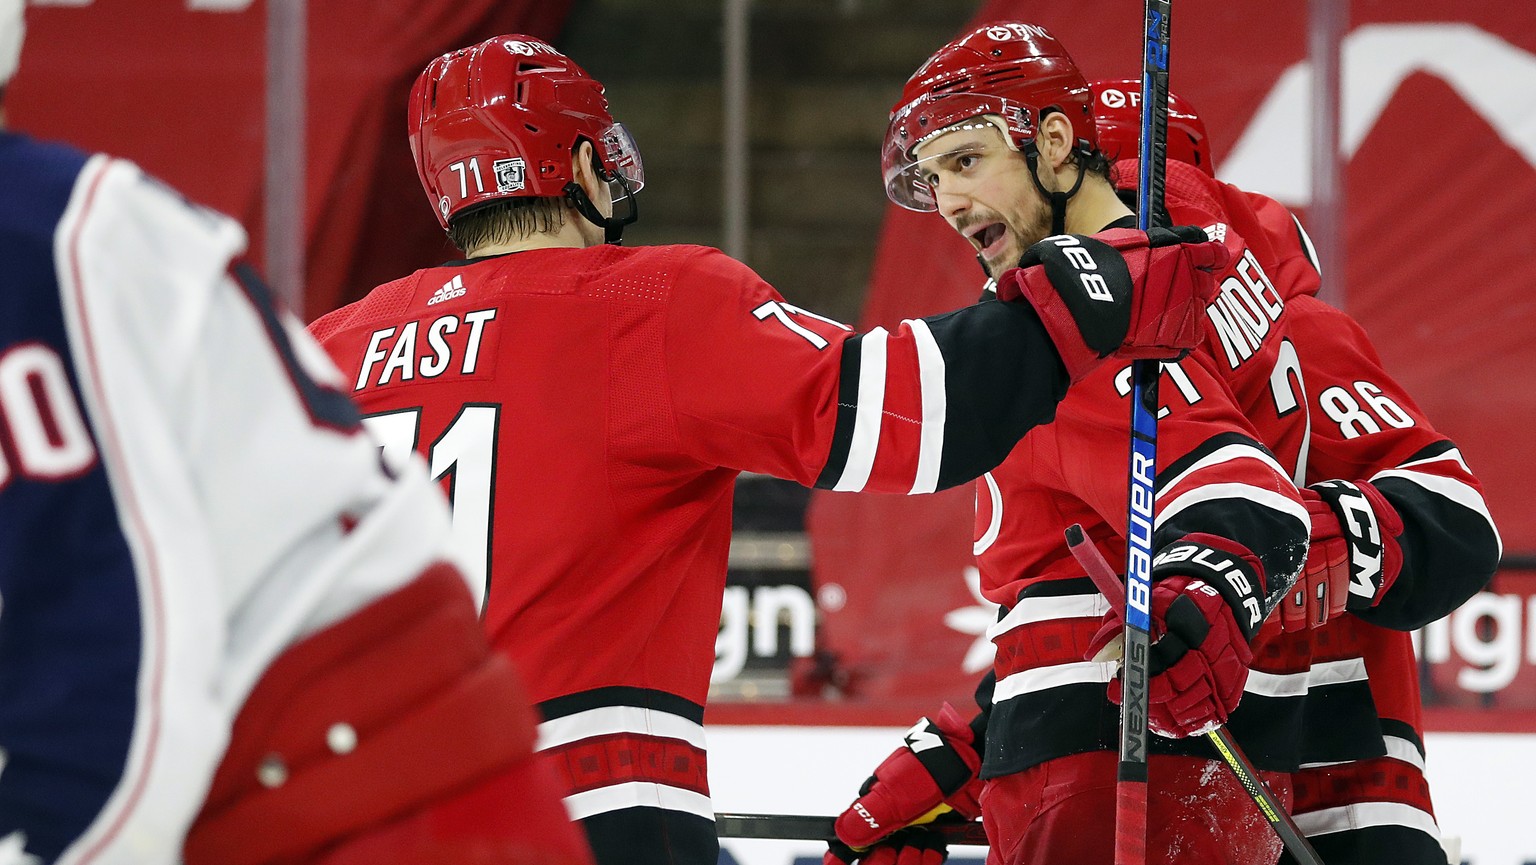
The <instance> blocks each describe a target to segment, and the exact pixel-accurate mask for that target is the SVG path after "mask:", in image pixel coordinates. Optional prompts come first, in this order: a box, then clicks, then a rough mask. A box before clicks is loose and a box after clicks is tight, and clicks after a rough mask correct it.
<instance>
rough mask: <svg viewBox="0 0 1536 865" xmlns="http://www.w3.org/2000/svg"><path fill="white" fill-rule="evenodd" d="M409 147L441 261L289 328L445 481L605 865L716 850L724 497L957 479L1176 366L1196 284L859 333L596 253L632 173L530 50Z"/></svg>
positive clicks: (669, 259)
mask: <svg viewBox="0 0 1536 865" xmlns="http://www.w3.org/2000/svg"><path fill="white" fill-rule="evenodd" d="M409 124H410V139H411V146H412V152H413V153H414V155H415V158H416V165H417V170H418V172H419V174H420V177H421V181H422V185H423V187H424V188H425V190H426V192H427V196H428V201H429V202H430V204H431V206H432V208H433V209H434V211H435V212H436V213H437V215H438V218H439V220H440V222H441V223H442V225H443V226H444V228H445V229H446V230H447V231H448V234H449V237H450V238H451V239H452V241H453V242H454V244H455V245H456V246H457V247H458V248H459V249H461V250H462V251H463V252H464V254H465V256H466V258H465V259H464V260H460V261H454V262H450V263H447V264H445V265H442V266H440V267H432V268H427V269H424V270H420V271H417V272H416V273H413V274H411V275H409V276H407V277H405V278H403V279H400V280H398V281H395V282H392V283H388V284H386V285H383V286H380V287H378V288H376V289H374V290H373V291H372V292H371V293H370V294H369V295H368V296H367V297H366V298H364V299H363V300H361V301H359V302H358V303H356V304H353V305H351V306H348V307H345V308H343V309H341V310H338V311H336V312H334V313H332V314H330V315H328V316H325V317H323V318H322V319H320V320H319V321H317V322H315V323H314V325H313V326H312V329H313V331H314V333H315V334H316V335H317V336H318V337H319V338H320V339H321V341H322V343H323V344H324V345H325V347H326V349H327V350H328V351H329V352H330V353H331V355H332V357H333V358H335V359H336V360H337V362H338V363H339V364H340V365H341V366H342V368H343V369H344V370H345V371H346V373H347V376H348V381H349V383H350V387H351V390H352V392H353V394H354V395H355V396H356V398H357V399H358V400H359V401H360V403H361V404H362V405H363V407H364V410H365V411H366V412H367V413H368V414H369V415H370V417H369V423H370V425H371V426H372V427H373V429H374V430H375V431H376V432H377V433H378V435H379V436H380V438H381V439H382V440H383V441H384V443H385V447H386V450H389V451H391V452H397V451H398V452H400V453H408V452H410V451H411V450H412V449H417V450H420V451H421V452H422V453H424V454H425V455H426V456H427V458H428V461H429V462H430V463H431V466H432V472H433V474H434V476H435V477H438V478H441V479H443V480H444V481H445V482H447V483H448V484H449V485H450V489H451V494H452V498H453V503H454V531H455V533H456V535H457V537H458V538H459V540H460V542H461V543H462V545H463V547H462V548H463V550H464V551H465V553H466V555H467V556H469V557H471V558H473V559H474V560H475V561H476V573H477V576H478V577H479V578H480V579H481V580H483V585H484V586H485V590H484V591H485V597H484V620H485V626H486V628H487V630H488V631H489V633H490V635H491V639H492V642H493V644H494V645H495V646H496V647H498V648H500V649H501V650H503V651H505V652H506V653H507V654H508V655H509V656H510V657H511V658H512V659H513V660H514V661H515V662H516V663H517V664H518V666H519V668H520V669H521V670H522V671H523V672H524V674H525V675H526V676H527V677H528V679H529V681H530V688H531V690H532V692H533V695H534V699H536V700H537V701H538V703H539V708H540V709H541V711H542V713H543V716H544V722H543V724H542V725H541V726H540V740H539V741H540V747H541V748H543V749H544V751H545V753H547V754H549V755H550V756H551V757H553V758H555V759H556V760H557V761H558V762H559V763H560V765H561V766H562V767H563V769H564V773H565V780H566V784H567V788H568V790H569V795H568V796H567V798H566V805H567V807H568V808H569V809H570V811H571V813H572V814H573V815H574V816H575V817H577V818H578V819H580V820H581V821H582V823H583V824H584V826H585V828H586V830H587V834H588V838H589V839H590V840H591V842H592V845H593V848H594V851H595V852H596V854H597V857H598V859H599V861H600V862H604V863H612V865H618V863H698V865H713V863H714V862H715V860H716V858H717V855H718V854H717V850H718V843H717V841H716V837H715V830H714V825H713V822H712V820H713V814H712V809H711V807H710V803H709V798H708V787H707V781H706V773H705V752H704V737H703V729H702V727H701V726H700V725H701V722H702V720H703V713H704V700H705V696H706V694H707V689H708V682H709V673H710V668H711V666H712V663H713V659H714V649H713V646H714V640H715V632H716V625H717V623H718V621H719V615H720V606H721V596H722V591H723V588H724V583H725V572H726V555H727V551H728V548H729V541H730V523H731V493H732V489H733V484H734V481H735V478H736V476H737V474H738V473H739V472H741V471H744V470H745V471H756V472H763V473H768V474H773V475H776V476H778V477H783V478H790V479H794V480H797V481H800V482H801V483H804V484H807V485H816V486H820V487H823V488H827V489H835V490H845V491H883V492H892V493H926V492H931V491H933V490H936V489H942V488H946V487H950V486H953V485H956V484H959V483H963V482H966V481H968V480H971V479H973V478H975V477H976V476H978V475H979V474H981V473H982V472H983V471H986V470H987V469H989V468H991V467H992V466H994V465H996V464H997V463H998V462H999V461H1001V460H1002V459H1003V457H1004V456H1006V455H1007V453H1008V450H1009V449H1010V448H1011V447H1012V445H1013V443H1014V442H1016V441H1017V440H1018V439H1019V437H1020V436H1022V435H1023V434H1024V433H1025V432H1026V431H1027V430H1029V429H1030V428H1031V427H1033V426H1035V425H1037V424H1040V423H1043V422H1045V421H1047V420H1049V419H1050V418H1051V416H1052V414H1053V412H1054V409H1055V406H1056V404H1057V402H1058V401H1059V400H1060V399H1061V397H1062V395H1063V394H1064V393H1065V392H1066V390H1067V386H1068V384H1069V382H1070V381H1072V380H1075V379H1079V378H1084V377H1086V376H1089V375H1092V374H1093V372H1094V370H1095V369H1096V368H1098V367H1099V366H1101V365H1103V360H1104V359H1105V358H1106V357H1115V358H1126V357H1133V356H1136V357H1141V356H1152V357H1169V356H1174V355H1176V354H1178V353H1179V351H1181V350H1182V349H1183V348H1184V347H1185V346H1186V345H1189V344H1192V343H1193V342H1194V341H1195V339H1196V338H1197V337H1196V336H1194V335H1193V334H1191V333H1189V330H1190V329H1192V330H1198V319H1197V318H1195V316H1198V315H1199V310H1200V309H1201V308H1203V305H1204V298H1205V296H1206V295H1207V293H1208V291H1209V289H1210V288H1211V285H1210V274H1209V272H1208V271H1210V270H1211V269H1214V268H1219V267H1220V266H1222V265H1223V264H1225V250H1223V249H1221V248H1220V247H1219V246H1218V245H1215V244H1209V243H1205V242H1200V241H1203V236H1201V237H1198V238H1194V239H1196V240H1197V242H1194V243H1191V244H1182V243H1180V242H1179V239H1180V238H1183V237H1193V236H1192V235H1189V234H1188V232H1182V233H1175V232H1159V233H1155V234H1153V235H1152V236H1151V237H1150V238H1149V237H1148V236H1147V235H1144V234H1141V233H1139V232H1134V231H1129V232H1117V233H1114V234H1112V235H1108V236H1106V237H1105V238H1103V239H1091V238H1089V239H1079V240H1078V241H1077V242H1080V243H1082V244H1083V246H1084V248H1085V249H1088V250H1090V252H1089V256H1090V258H1089V262H1088V264H1090V265H1091V266H1092V267H1093V268H1096V269H1097V271H1096V273H1102V275H1103V278H1102V279H1099V280H1097V281H1096V282H1093V286H1092V287H1093V288H1094V293H1093V294H1092V295H1088V294H1086V293H1085V291H1086V289H1085V288H1084V287H1083V286H1084V282H1085V280H1083V279H1081V278H1080V277H1081V275H1082V273H1086V272H1087V271H1086V269H1085V270H1084V271H1082V272H1080V271H1078V270H1077V269H1075V268H1073V269H1069V270H1067V271H1063V272H1060V273H1056V274H1052V273H1051V272H1050V271H1048V270H1046V269H1045V268H1041V267H1034V268H1029V269H1026V270H1020V269H1011V270H1004V269H1001V268H1000V270H999V279H1000V282H1001V283H1002V284H1004V285H1005V286H1008V287H1009V289H1010V290H1011V291H1012V295H1011V297H1012V298H1014V300H1015V302H1011V303H997V304H991V305H988V306H986V307H975V308H971V309H966V310H961V311H959V312H956V313H951V314H949V315H943V316H935V317H932V318H927V319H919V320H913V321H908V322H904V323H903V324H902V325H901V326H900V327H899V328H897V329H896V330H895V331H894V332H887V331H885V330H883V329H876V330H874V331H871V332H869V333H864V334H859V333H854V332H853V331H852V330H851V329H850V328H848V327H846V326H844V325H842V324H839V323H837V322H835V321H831V320H829V319H826V318H823V317H821V316H818V315H815V314H814V313H810V312H807V311H805V310H801V309H799V308H797V307H795V306H793V305H791V304H789V303H787V302H786V301H785V300H784V299H783V297H781V296H780V295H779V294H778V293H777V292H776V291H774V290H773V288H771V287H770V286H768V285H767V284H765V283H764V282H763V281H762V280H761V279H760V278H758V277H757V276H756V274H754V273H753V272H752V271H750V270H748V269H747V268H746V267H744V266H742V265H741V264H739V263H737V262H735V261H734V260H732V259H730V258H728V257H726V256H725V255H723V254H722V253H720V252H718V251H716V250H713V249H706V248H702V247H695V246H654V247H636V248H625V247H621V246H618V245H617V244H616V241H617V240H618V239H619V237H620V234H621V232H622V230H623V228H624V226H625V225H626V224H628V223H629V222H632V221H633V219H634V217H635V214H636V210H635V193H636V192H638V191H639V189H640V186H641V185H642V183H643V182H644V174H643V171H642V168H641V162H640V157H639V153H638V152H637V151H636V149H635V146H634V143H633V141H632V140H631V139H630V137H629V136H628V134H627V133H626V132H625V130H624V127H622V126H621V125H619V124H617V123H615V122H614V121H613V118H612V117H611V116H610V114H609V111H608V106H607V101H606V99H605V97H604V95H603V88H602V85H601V84H599V83H598V82H597V81H595V80H593V79H592V78H591V77H590V76H588V75H587V74H586V73H585V72H584V71H582V70H581V69H580V68H579V67H578V66H577V65H576V64H575V63H573V62H572V61H571V60H570V59H568V58H566V57H565V56H563V55H561V54H560V53H559V52H557V51H556V50H555V49H554V48H552V47H550V46H549V45H547V44H545V43H543V42H541V41H538V40H536V39H531V38H527V37H522V36H507V37H502V38H497V39H492V40H489V41H487V42H485V43H482V44H480V45H476V46H474V47H471V48H467V49H464V50H461V51H456V52H453V53H451V54H447V55H444V56H443V57H441V58H439V59H437V60H435V61H433V62H432V63H431V64H430V65H429V66H428V67H427V69H426V70H425V71H424V72H423V73H422V75H421V76H420V78H419V79H418V80H417V82H416V85H415V88H414V90H413V92H412V94H411V103H410V119H409ZM605 241H607V242H605ZM1022 251H1023V250H1022V249H1021V250H1019V253H1016V255H1015V257H1017V255H1018V254H1021V253H1022ZM1084 267H1085V268H1086V267H1088V265H1084ZM1053 276H1054V278H1056V279H1058V280H1060V281H1061V282H1062V287H1061V290H1060V291H1058V288H1057V286H1056V285H1054V284H1053V283H1052V281H1051V280H1052V277H1053ZM1164 310H1167V313H1166V315H1165V314H1164Z"/></svg>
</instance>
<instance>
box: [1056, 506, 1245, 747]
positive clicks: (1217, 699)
mask: <svg viewBox="0 0 1536 865" xmlns="http://www.w3.org/2000/svg"><path fill="white" fill-rule="evenodd" d="M1217 545H1219V546H1217ZM1231 546H1234V544H1233V543H1232V542H1230V541H1226V540H1223V539H1220V538H1215V537H1211V536H1206V535H1192V536H1190V537H1186V538H1184V539H1182V540H1180V541H1177V542H1175V543H1172V544H1169V545H1168V546H1166V547H1164V548H1163V549H1162V551H1160V552H1159V553H1158V556H1157V558H1156V559H1154V560H1153V562H1152V608H1151V618H1152V632H1151V640H1152V646H1151V654H1150V657H1149V659H1148V665H1147V674H1148V676H1149V677H1150V681H1149V682H1148V685H1147V726H1148V727H1149V728H1150V729H1151V730H1152V731H1153V732H1154V733H1157V734H1158V735H1160V736H1164V737H1166V738H1170V739H1180V738H1184V737H1186V736H1196V735H1200V734H1203V733H1205V732H1207V731H1209V730H1212V729H1215V728H1216V727H1217V726H1220V725H1221V724H1224V723H1226V721H1227V718H1228V717H1230V716H1231V714H1232V710H1233V709H1236V708H1237V704H1238V701H1240V700H1241V699H1242V696H1243V684H1244V683H1245V682H1247V681H1248V665H1249V664H1251V663H1252V662H1253V649H1252V647H1251V643H1252V641H1253V638H1254V635H1255V634H1256V633H1257V631H1258V629H1259V626H1260V625H1261V624H1263V622H1264V617H1265V615H1266V614H1267V612H1268V610H1267V609H1266V608H1265V607H1264V583H1263V580H1262V578H1261V577H1260V576H1259V575H1260V574H1261V573H1262V572H1263V571H1262V568H1261V567H1260V565H1259V563H1258V560H1257V559H1256V558H1255V557H1253V556H1252V555H1251V554H1239V553H1236V552H1230V551H1228V550H1226V549H1223V548H1224V547H1231ZM1124 628H1125V620H1124V619H1123V618H1122V617H1121V614H1120V611H1119V610H1118V609H1117V610H1111V611H1110V612H1109V613H1107V614H1106V615H1105V617H1104V624H1103V625H1102V626H1101V627H1100V628H1099V631H1098V633H1096V634H1094V636H1093V641H1092V643H1091V644H1090V646H1089V648H1088V651H1087V652H1086V653H1085V655H1084V657H1086V658H1092V657H1094V656H1095V655H1097V654H1098V653H1099V650H1100V649H1102V648H1104V646H1106V645H1107V644H1108V643H1109V642H1110V641H1111V640H1113V639H1114V638H1115V637H1116V636H1118V635H1120V633H1121V632H1122V631H1123V629H1124ZM1109 699H1110V701H1111V702H1113V703H1115V704H1116V705H1119V704H1120V702H1121V689H1120V679H1119V678H1118V677H1116V678H1115V679H1113V680H1112V681H1111V682H1110V683H1109Z"/></svg>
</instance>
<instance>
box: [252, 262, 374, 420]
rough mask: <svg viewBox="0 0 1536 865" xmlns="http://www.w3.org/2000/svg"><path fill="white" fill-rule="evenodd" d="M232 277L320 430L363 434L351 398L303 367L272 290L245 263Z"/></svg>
mask: <svg viewBox="0 0 1536 865" xmlns="http://www.w3.org/2000/svg"><path fill="white" fill-rule="evenodd" d="M230 275H231V276H232V277H234V280H235V284H236V285H239V286H240V288H241V290H242V291H243V292H244V293H245V296H246V298H247V299H249V300H250V301H251V305H252V306H254V307H256V312H257V314H258V315H260V316H261V324H262V327H263V329H264V330H266V332H267V338H268V339H270V340H272V346H273V348H275V349H276V350H277V354H278V357H280V358H282V360H283V367H284V368H285V369H286V370H287V371H288V378H289V380H291V381H292V382H293V387H294V389H295V390H297V391H298V392H299V399H300V401H301V402H303V403H304V409H305V410H306V411H307V412H309V418H310V420H311V421H313V422H314V423H315V424H316V425H318V426H324V427H328V428H330V429H334V430H339V431H341V432H357V431H359V430H361V429H362V423H363V418H362V415H361V414H359V413H358V410H357V406H356V405H354V404H353V402H352V398H351V397H350V396H348V395H346V394H344V393H342V392H341V391H339V390H335V389H333V388H328V387H326V386H324V385H322V384H320V383H319V382H317V381H315V379H314V376H312V375H310V374H309V371H308V370H306V369H304V364H303V363H301V362H300V361H299V358H298V355H297V354H295V353H294V350H293V341H292V340H291V339H289V338H288V331H287V330H285V329H284V328H283V320H282V317H281V316H280V315H279V312H278V308H277V300H276V299H275V298H274V297H273V296H272V290H271V289H270V288H268V287H267V284H266V283H265V282H263V281H262V279H261V275H260V274H258V273H257V272H256V270H255V268H253V267H251V266H250V265H248V264H244V263H241V264H236V265H235V266H234V267H232V268H230Z"/></svg>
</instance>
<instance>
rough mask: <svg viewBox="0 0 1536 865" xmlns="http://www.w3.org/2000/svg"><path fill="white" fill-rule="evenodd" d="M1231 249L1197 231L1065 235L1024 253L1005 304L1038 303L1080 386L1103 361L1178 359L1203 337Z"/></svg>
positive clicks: (1004, 288)
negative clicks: (1206, 317)
mask: <svg viewBox="0 0 1536 865" xmlns="http://www.w3.org/2000/svg"><path fill="white" fill-rule="evenodd" d="M1230 257H1231V256H1230V253H1229V252H1228V251H1227V248H1226V247H1225V246H1223V245H1222V244H1220V243H1215V242H1212V241H1210V240H1208V239H1207V238H1206V235H1205V232H1204V231H1202V230H1201V229H1199V228H1195V227H1193V226H1188V225H1186V226H1180V227H1178V228H1174V229H1166V228H1154V229H1152V230H1151V231H1150V232H1141V231H1136V230H1134V229H1127V228H1116V229H1110V230H1109V231H1104V232H1100V233H1099V234H1096V235H1093V236H1091V237H1087V236H1082V235H1075V234H1062V235H1057V236H1055V237H1048V238H1046V239H1045V240H1042V241H1040V242H1039V243H1036V244H1035V245H1034V246H1031V247H1030V248H1029V249H1027V250H1025V252H1024V256H1023V257H1022V258H1021V259H1020V260H1019V266H1018V267H1016V268H1013V269H1010V270H1008V271H1005V272H1004V273H1003V274H1002V276H1000V277H998V280H997V297H998V299H999V300H1004V301H1016V300H1019V299H1024V300H1027V301H1029V303H1030V304H1031V305H1032V306H1034V308H1035V312H1037V313H1038V314H1039V316H1040V321H1041V322H1042V323H1043V324H1044V325H1045V329H1046V331H1047V332H1048V333H1049V334H1050V336H1051V341H1052V342H1054V343H1055V345H1056V350H1057V352H1058V353H1059V354H1060V355H1061V360H1062V363H1063V364H1064V365H1065V366H1066V368H1067V374H1068V376H1069V377H1070V378H1071V379H1072V381H1074V382H1076V381H1079V380H1081V379H1082V378H1083V376H1085V375H1087V374H1088V373H1090V372H1092V371H1093V370H1094V369H1095V368H1097V367H1098V365H1099V363H1100V362H1101V361H1103V360H1105V359H1106V358H1110V357H1114V358H1117V359H1119V360H1172V359H1176V358H1180V357H1183V356H1184V355H1185V354H1187V353H1188V352H1189V350H1190V349H1192V348H1194V347H1195V346H1196V345H1198V344H1199V342H1200V340H1201V338H1202V337H1203V335H1204V330H1203V326H1202V321H1203V320H1204V316H1203V313H1204V312H1205V307H1206V305H1207V304H1208V303H1210V301H1211V298H1212V296H1213V295H1214V294H1215V292H1216V288H1217V281H1216V276H1215V275H1216V274H1217V273H1219V272H1220V271H1221V270H1222V268H1223V267H1225V266H1226V263H1227V261H1228V260H1229V259H1230Z"/></svg>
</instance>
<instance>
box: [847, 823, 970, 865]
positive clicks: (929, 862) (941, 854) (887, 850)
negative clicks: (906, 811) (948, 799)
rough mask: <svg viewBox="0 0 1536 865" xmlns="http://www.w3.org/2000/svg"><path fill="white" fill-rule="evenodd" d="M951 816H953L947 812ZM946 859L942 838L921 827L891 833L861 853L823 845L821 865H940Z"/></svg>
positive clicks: (946, 849)
mask: <svg viewBox="0 0 1536 865" xmlns="http://www.w3.org/2000/svg"><path fill="white" fill-rule="evenodd" d="M950 813H951V814H952V813H953V812H950ZM948 858H949V845H947V844H945V843H944V836H943V835H940V834H939V833H937V832H932V831H929V830H927V829H924V828H922V827H921V826H911V827H908V828H906V829H900V830H897V831H896V832H893V833H892V834H891V835H890V836H889V837H887V838H886V839H885V840H884V841H880V842H878V843H877V844H875V845H874V846H873V847H869V848H867V849H864V850H855V849H854V848H852V847H849V846H848V845H847V844H844V843H843V842H841V841H832V842H830V843H828V844H827V852H826V854H825V855H824V856H822V858H821V865H853V863H855V862H860V863H863V865H941V863H943V862H944V860H946V859H948Z"/></svg>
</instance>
